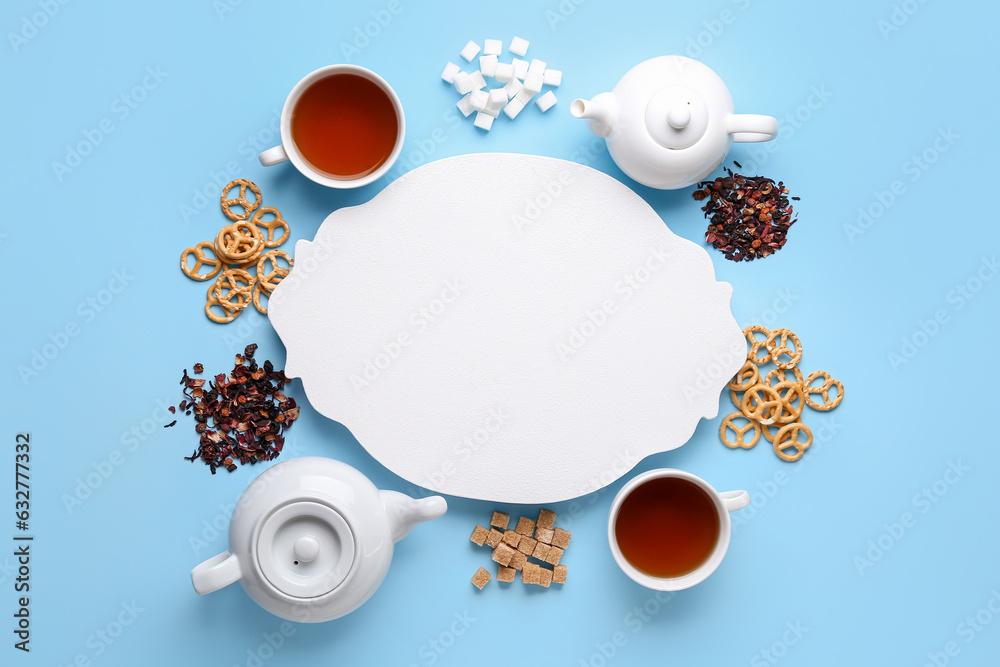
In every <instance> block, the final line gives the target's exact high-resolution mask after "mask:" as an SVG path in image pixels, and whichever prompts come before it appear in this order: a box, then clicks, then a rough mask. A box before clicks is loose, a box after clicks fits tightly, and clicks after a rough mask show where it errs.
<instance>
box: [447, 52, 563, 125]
mask: <svg viewBox="0 0 1000 667" xmlns="http://www.w3.org/2000/svg"><path fill="white" fill-rule="evenodd" d="M480 50H482V52H483V55H481V56H479V69H478V70H476V71H474V72H463V71H462V68H461V67H459V66H458V65H456V64H454V63H448V65H447V66H446V67H445V68H444V72H442V73H441V78H442V79H444V80H445V81H447V82H448V83H450V84H452V85H454V86H455V90H457V91H458V93H459V94H460V95H464V96H465V97H463V98H462V99H460V100H459V101H458V108H459V110H460V111H461V112H462V115H464V116H465V117H466V118H468V117H469V115H471V114H472V112H473V111H475V112H476V121H475V126H476V127H478V128H480V129H482V130H486V131H487V132H489V130H490V128H491V127H493V119H495V118H496V117H497V116H499V115H500V111H501V110H503V112H504V113H505V114H507V116H508V117H509V118H510V119H511V120H513V119H514V118H517V114H519V113H521V110H522V109H524V107H525V106H527V105H528V102H530V101H531V98H533V97H534V96H535V95H538V94H539V93H540V92H542V87H543V86H551V87H553V88H554V87H556V86H558V85H559V84H560V83H562V72H560V71H559V70H557V69H549V68H548V66H547V65H546V64H545V62H544V61H541V60H538V59H535V60H532V61H531V62H528V61H527V60H523V59H522V58H514V59H513V60H512V62H509V63H502V62H500V54H501V53H503V42H502V41H501V40H499V39H487V40H486V41H485V43H484V45H483V47H482V49H480V47H479V45H478V44H476V43H475V42H472V41H470V42H469V43H468V44H466V45H465V48H464V49H462V57H463V58H465V60H466V61H467V62H470V63H471V62H472V59H473V58H475V57H476V56H477V55H479V51H480ZM508 50H509V51H510V52H511V53H513V54H514V55H515V56H522V57H523V56H524V55H525V54H526V53H527V52H528V40H526V39H521V38H520V37H515V38H514V39H512V40H510V47H509V49H508ZM486 77H490V78H492V79H496V80H497V81H498V82H500V83H501V84H502V85H500V86H497V87H496V88H490V89H488V90H487V89H486ZM555 103H556V96H555V93H553V92H552V91H551V90H549V91H547V92H546V93H545V94H544V95H540V96H539V97H538V99H536V100H535V104H537V105H538V108H539V109H541V110H542V111H543V112H545V111H548V110H549V109H551V108H552V106H553V105H554V104H555Z"/></svg>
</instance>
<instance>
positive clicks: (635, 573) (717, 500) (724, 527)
mask: <svg viewBox="0 0 1000 667" xmlns="http://www.w3.org/2000/svg"><path fill="white" fill-rule="evenodd" d="M666 477H674V478H679V479H685V480H688V481H689V482H692V483H694V484H696V485H697V486H699V487H701V489H702V490H704V491H705V492H706V493H708V496H709V498H711V500H712V503H713V504H714V505H715V509H716V511H717V512H718V513H719V536H718V539H717V540H716V542H715V548H714V549H713V550H712V553H711V555H709V557H708V558H707V559H706V560H705V562H704V563H702V564H701V565H700V566H699V567H698V568H696V569H695V570H693V571H691V572H688V573H687V574H685V575H682V576H680V577H655V576H653V575H651V574H647V573H645V572H643V571H642V570H639V569H638V568H636V567H635V566H634V565H632V564H631V563H629V562H628V560H627V559H626V558H625V556H624V555H623V554H622V552H621V549H620V548H619V547H618V539H617V537H616V536H615V522H616V521H617V519H618V511H619V510H620V509H621V506H622V502H624V500H625V498H627V497H628V496H629V495H630V494H631V493H632V492H633V491H635V490H636V489H637V488H639V487H640V486H642V485H643V484H645V483H646V482H649V481H650V480H653V479H662V478H666ZM749 504H750V494H749V493H747V492H746V491H723V492H721V493H720V492H719V491H716V490H715V489H714V488H712V485H711V484H709V483H708V482H706V481H705V480H703V479H702V478H700V477H698V476H697V475H692V474H691V473H689V472H684V471H683V470H676V469H674V468H659V469H657V470H650V471H648V472H644V473H642V474H641V475H636V476H635V477H634V478H632V479H631V480H629V482H628V483H627V484H626V485H625V486H623V487H622V489H621V491H619V492H618V495H617V496H615V500H614V502H613V503H611V513H610V516H609V517H608V541H609V542H610V544H611V554H612V555H613V556H614V558H615V562H616V563H618V567H620V568H621V569H622V572H624V573H625V574H627V575H628V576H629V578H631V579H632V580H633V581H635V582H636V583H639V584H642V585H643V586H645V587H646V588H652V589H653V590H657V591H679V590H683V589H685V588H690V587H691V586H694V585H695V584H698V583H701V582H702V581H704V580H705V579H707V578H708V575H710V574H712V573H713V572H715V569H716V568H717V567H719V564H720V563H722V559H723V557H724V556H725V555H726V550H727V549H729V538H730V536H731V535H732V523H731V521H730V520H729V513H730V512H732V511H735V510H740V509H743V508H744V507H746V506H747V505H749ZM651 529H654V530H655V526H651Z"/></svg>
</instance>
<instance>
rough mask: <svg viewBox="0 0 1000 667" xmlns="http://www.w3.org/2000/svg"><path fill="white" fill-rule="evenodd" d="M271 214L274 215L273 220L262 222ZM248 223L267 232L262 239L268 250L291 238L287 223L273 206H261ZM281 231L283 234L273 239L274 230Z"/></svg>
mask: <svg viewBox="0 0 1000 667" xmlns="http://www.w3.org/2000/svg"><path fill="white" fill-rule="evenodd" d="M268 213H271V214H273V215H274V219H273V220H264V219H263V217H264V216H265V215H266V214H268ZM250 222H251V223H252V224H253V225H255V226H256V227H263V228H264V229H265V230H267V237H266V238H265V239H264V245H265V246H267V247H268V248H277V247H278V246H279V245H281V244H282V243H284V242H285V241H287V240H288V237H289V236H291V234H292V230H291V229H290V228H289V226H288V223H287V222H285V219H284V218H282V217H281V211H279V210H278V209H276V208H274V207H273V206H261V207H260V208H259V209H257V212H256V213H254V214H253V218H252V219H251V220H250ZM279 228H280V229H282V230H283V231H284V234H282V235H281V237H280V238H278V239H275V238H274V230H276V229H279Z"/></svg>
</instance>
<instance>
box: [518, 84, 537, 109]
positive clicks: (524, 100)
mask: <svg viewBox="0 0 1000 667" xmlns="http://www.w3.org/2000/svg"><path fill="white" fill-rule="evenodd" d="M534 96H535V94H534V93H532V92H530V91H527V90H525V89H524V88H522V89H521V92H519V93H518V94H517V96H516V97H515V98H514V99H515V100H518V101H519V102H520V103H521V104H523V105H524V106H528V102H530V101H531V98H532V97H534Z"/></svg>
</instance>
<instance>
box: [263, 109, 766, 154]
mask: <svg viewBox="0 0 1000 667" xmlns="http://www.w3.org/2000/svg"><path fill="white" fill-rule="evenodd" d="M726 131H727V132H729V134H731V135H733V141H735V142H736V143H738V144H746V143H751V142H754V141H770V140H771V139H774V138H775V137H776V136H778V119H777V118H775V117H774V116H761V115H759V114H755V113H732V114H729V117H728V118H727V119H726ZM272 150H273V149H272ZM261 155H263V153H261ZM263 161H264V160H263V158H261V162H263Z"/></svg>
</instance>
